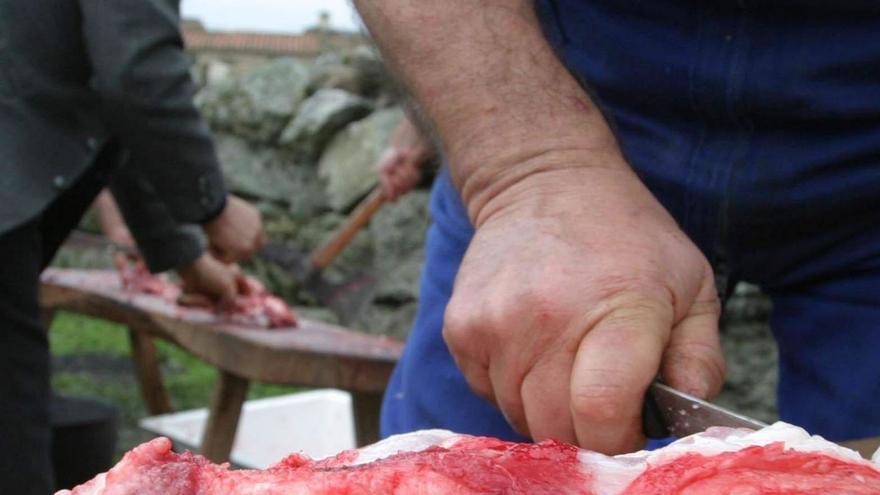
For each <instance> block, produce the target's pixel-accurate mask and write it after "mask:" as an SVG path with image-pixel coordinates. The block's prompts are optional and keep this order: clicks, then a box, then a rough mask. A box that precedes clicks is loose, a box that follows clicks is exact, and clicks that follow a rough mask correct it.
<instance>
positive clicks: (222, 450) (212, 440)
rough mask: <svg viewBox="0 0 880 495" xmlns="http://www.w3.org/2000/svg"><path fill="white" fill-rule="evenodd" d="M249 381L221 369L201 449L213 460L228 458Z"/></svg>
mask: <svg viewBox="0 0 880 495" xmlns="http://www.w3.org/2000/svg"><path fill="white" fill-rule="evenodd" d="M249 384H250V382H249V381H248V380H245V379H244V378H241V377H238V376H235V375H233V374H231V373H227V372H225V371H221V372H220V376H219V378H218V380H217V385H216V386H215V388H214V399H213V401H212V402H211V409H210V415H209V416H208V424H207V426H205V433H204V436H203V437H202V449H201V450H202V454H203V455H204V456H205V457H207V458H208V459H211V460H212V461H214V462H228V461H229V453H230V452H232V444H233V442H234V441H235V432H236V431H237V430H238V419H239V417H240V416H241V407H242V405H243V404H244V400H245V398H246V397H247V390H248V386H249Z"/></svg>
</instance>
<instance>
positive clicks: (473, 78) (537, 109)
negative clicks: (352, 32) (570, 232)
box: [355, 0, 627, 226]
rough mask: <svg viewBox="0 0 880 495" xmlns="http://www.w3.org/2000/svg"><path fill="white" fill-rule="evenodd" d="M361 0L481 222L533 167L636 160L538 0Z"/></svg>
mask: <svg viewBox="0 0 880 495" xmlns="http://www.w3.org/2000/svg"><path fill="white" fill-rule="evenodd" d="M355 3H356V4H357V5H358V8H359V9H360V11H361V14H362V15H363V16H364V19H365V21H366V22H367V24H368V25H369V26H370V29H371V32H372V33H373V35H374V37H375V38H376V40H377V42H378V43H379V45H380V46H381V48H382V50H383V53H384V54H385V56H386V59H387V60H388V61H389V63H390V64H391V65H392V67H393V68H394V69H395V70H396V72H397V73H398V74H399V76H400V77H401V78H402V79H403V82H404V84H405V85H406V87H407V88H408V89H409V90H410V91H411V92H412V93H413V95H414V96H415V97H416V99H417V100H418V102H419V103H420V104H421V106H422V108H423V109H424V110H425V113H426V115H427V116H428V117H429V118H430V121H431V122H430V123H431V124H432V126H433V127H434V128H435V129H436V130H437V131H438V134H439V136H440V138H441V139H442V144H443V149H444V150H445V151H446V153H447V154H448V157H449V160H450V163H451V167H452V170H453V175H454V179H455V181H456V183H457V185H458V186H459V188H460V190H461V191H462V196H463V198H464V200H465V203H466V204H467V205H468V209H469V212H470V215H471V219H472V220H473V221H474V223H475V224H476V225H477V226H479V224H480V223H481V221H482V219H483V218H484V217H485V216H486V215H488V214H489V212H490V211H491V209H492V207H490V208H489V209H488V210H486V211H484V209H485V208H486V206H487V204H488V203H490V202H491V201H492V199H493V198H494V197H495V196H497V195H498V194H499V193H500V192H502V191H503V190H504V189H506V188H508V187H510V186H511V185H513V184H515V183H517V182H519V181H522V180H523V179H524V178H526V177H528V176H530V175H532V174H535V173H539V172H546V171H553V170H556V169H567V168H570V167H572V163H574V162H576V163H578V165H577V166H583V167H588V166H602V167H619V168H620V169H622V170H625V169H627V165H626V164H625V162H624V161H623V159H622V157H621V156H620V152H619V151H618V148H617V145H616V143H615V140H614V136H613V135H612V134H611V131H610V130H609V128H608V125H607V123H606V122H605V120H604V118H603V117H602V115H601V113H600V112H599V111H598V109H597V108H596V106H595V105H594V104H593V102H592V101H591V100H590V98H589V97H588V96H587V94H586V92H585V91H584V90H583V89H582V88H581V87H580V85H579V84H578V83H577V81H575V79H574V78H573V77H572V76H571V75H570V73H569V72H568V70H567V69H566V68H565V67H564V66H563V65H562V64H561V63H560V62H559V60H558V59H557V58H556V56H555V54H554V53H553V51H552V49H551V47H550V46H549V45H548V43H547V41H546V40H545V39H544V36H543V34H542V32H541V29H540V26H539V25H538V21H537V18H536V17H535V13H534V9H533V7H532V5H533V2H531V1H528V0H516V1H509V0H487V1H480V2H473V1H469V0H450V1H443V2H429V1H418V0H386V1H366V0H361V1H357V2H355ZM514 143H515V145H512V144H514ZM585 157H586V158H589V160H586V161H585ZM496 208H497V207H496Z"/></svg>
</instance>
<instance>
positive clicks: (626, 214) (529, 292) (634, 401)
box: [355, 0, 724, 453]
mask: <svg viewBox="0 0 880 495" xmlns="http://www.w3.org/2000/svg"><path fill="white" fill-rule="evenodd" d="M355 3H356V4H357V5H358V7H359V9H360V11H361V13H362V14H363V16H364V19H365V21H366V23H367V25H368V26H369V28H370V30H371V32H372V34H373V36H374V37H375V38H376V40H377V41H378V43H379V45H380V48H381V49H382V50H383V53H384V54H385V57H386V60H388V61H389V62H390V65H391V66H392V69H394V70H396V72H397V74H398V76H399V77H400V78H401V80H402V82H403V83H404V85H405V87H407V88H408V89H409V90H410V92H411V93H412V94H413V96H414V97H415V98H416V100H417V101H418V103H419V104H420V105H421V108H422V109H423V111H424V113H425V114H426V116H427V118H428V120H429V123H430V125H431V126H433V128H434V129H435V130H436V132H437V133H438V135H439V137H440V139H441V141H442V146H443V148H444V151H445V152H446V153H447V157H448V158H449V162H450V167H451V170H452V173H453V178H454V180H455V182H456V184H457V186H458V188H459V190H460V191H461V193H462V197H463V199H464V201H465V205H466V206H467V208H468V211H469V215H470V218H471V220H472V222H473V223H474V225H475V227H476V233H475V235H474V237H473V239H472V240H471V243H470V245H469V247H468V250H467V253H466V255H465V257H464V260H463V262H462V265H461V267H460V270H459V273H458V275H457V277H456V280H455V287H454V290H453V294H452V298H451V300H450V302H449V305H448V306H447V309H446V314H445V318H444V328H443V336H444V339H445V341H446V343H447V345H448V346H449V349H450V351H451V353H452V355H453V357H454V358H455V360H456V363H457V364H458V366H459V368H461V370H462V372H463V374H464V376H465V378H466V379H467V381H468V384H469V385H470V386H471V388H472V389H473V390H474V391H475V392H476V393H478V394H480V395H481V396H483V397H485V398H486V399H488V400H490V401H492V402H494V403H495V404H497V405H498V407H499V408H500V409H501V411H502V412H503V413H504V416H505V417H506V418H507V420H508V421H509V422H510V423H511V425H513V426H514V427H515V428H516V429H517V430H518V431H520V432H522V433H524V434H527V435H531V436H532V437H533V438H535V439H538V440H540V439H544V438H548V437H553V438H558V439H562V440H566V441H570V442H577V443H579V444H580V445H582V446H584V447H588V448H592V449H596V450H600V451H604V452H606V453H619V452H625V451H631V450H633V449H636V448H638V447H640V446H641V445H642V444H643V442H644V436H643V435H642V431H641V402H642V398H643V396H644V392H645V390H646V388H647V386H648V385H649V383H650V382H651V381H652V380H653V379H654V378H655V377H656V376H657V374H658V373H662V375H663V378H664V380H665V381H667V382H668V383H669V384H671V385H672V386H674V387H677V388H679V389H682V390H686V391H688V392H690V393H692V394H694V395H697V396H701V397H710V396H712V395H714V394H716V393H717V392H718V390H719V389H720V386H721V383H722V381H723V373H724V361H723V357H722V355H721V352H720V345H719V343H718V335H717V320H718V314H719V304H718V300H717V295H716V293H715V289H714V281H713V275H712V270H711V267H710V266H709V264H708V262H707V261H706V259H705V257H704V256H703V255H702V253H700V251H699V250H698V249H697V248H696V246H694V245H693V243H692V242H691V241H690V240H689V239H688V238H687V236H686V235H685V234H684V233H683V232H682V231H681V230H680V229H679V228H678V226H677V224H676V223H675V221H674V219H672V217H671V216H670V215H669V214H668V212H666V211H665V210H664V209H663V207H662V206H661V205H660V204H659V203H658V202H657V200H656V199H655V198H654V197H653V196H652V195H651V193H650V192H649V191H648V189H647V188H646V187H645V186H644V184H642V183H641V182H640V181H639V179H638V178H637V176H636V175H635V174H634V173H633V171H632V170H631V168H630V167H629V165H628V164H627V163H626V161H625V160H624V158H623V156H622V154H621V153H620V151H619V149H618V146H617V144H616V141H615V137H614V135H613V134H612V133H611V131H610V129H609V126H608V125H607V123H606V122H605V120H604V119H603V116H602V115H601V113H600V112H599V111H598V109H597V107H596V105H595V104H594V103H593V102H592V101H591V99H590V98H589V97H588V95H587V94H586V92H585V91H584V90H583V89H582V88H581V87H580V86H579V85H578V84H577V82H576V81H575V79H574V78H573V77H572V76H571V75H570V74H569V73H568V72H567V70H566V69H565V68H564V67H563V65H562V64H561V63H560V61H559V60H558V59H557V58H556V56H555V54H554V53H553V51H552V50H551V48H550V46H549V45H548V43H547V42H546V41H545V39H544V37H543V35H542V33H541V30H540V29H539V24H538V21H537V18H536V16H535V13H534V11H533V2H532V1H527V0H481V1H474V0H444V1H442V2H441V1H433V0H356V2H355Z"/></svg>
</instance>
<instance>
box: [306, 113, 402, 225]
mask: <svg viewBox="0 0 880 495" xmlns="http://www.w3.org/2000/svg"><path fill="white" fill-rule="evenodd" d="M402 115H403V113H402V112H401V110H400V109H396V108H392V109H385V110H379V111H377V112H373V114H371V115H370V116H369V117H367V118H365V119H362V120H359V121H357V122H353V123H351V124H349V125H348V126H347V127H346V128H345V129H343V130H342V131H340V132H339V133H337V134H336V136H335V137H334V138H333V140H331V141H330V144H328V145H327V147H326V148H325V150H324V153H323V154H322V155H321V160H320V161H319V163H318V176H319V177H320V178H321V179H322V180H323V181H324V183H325V184H326V187H325V191H326V193H327V197H328V198H329V201H330V206H331V207H332V208H333V209H334V210H336V211H346V210H348V209H349V208H350V207H351V206H352V205H353V204H354V203H355V202H356V201H357V200H358V199H359V198H361V197H362V196H364V195H365V194H366V193H367V192H368V191H369V190H370V189H371V188H372V187H373V186H374V185H376V182H377V180H378V178H377V174H376V163H377V161H378V160H379V156H380V155H381V154H382V151H383V150H384V148H385V145H386V144H387V143H388V140H389V139H390V137H391V133H392V132H393V131H394V128H395V127H396V126H397V124H398V122H400V119H401V116H402Z"/></svg>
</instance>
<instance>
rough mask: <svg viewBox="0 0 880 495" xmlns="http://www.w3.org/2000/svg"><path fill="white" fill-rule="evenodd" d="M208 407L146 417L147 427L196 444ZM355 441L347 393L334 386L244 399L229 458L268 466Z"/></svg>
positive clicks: (346, 446) (188, 444)
mask: <svg viewBox="0 0 880 495" xmlns="http://www.w3.org/2000/svg"><path fill="white" fill-rule="evenodd" d="M207 420H208V410H207V409H195V410H191V411H182V412H178V413H172V414H163V415H160V416H152V417H148V418H144V419H142V420H141V421H140V425H141V427H142V428H144V429H145V430H147V431H149V432H152V433H155V434H157V435H162V436H166V437H168V438H170V439H172V440H174V442H175V444H177V445H181V446H184V447H186V448H191V449H193V450H198V447H199V445H200V443H201V441H202V432H203V431H204V429H205V423H206V422H207ZM354 447H355V430H354V416H353V414H352V409H351V395H350V394H349V393H348V392H344V391H342V390H334V389H324V390H312V391H308V392H299V393H295V394H290V395H283V396H280V397H273V398H269V399H259V400H252V401H245V403H244V408H243V409H242V413H241V419H239V422H238V432H237V433H236V435H235V443H234V444H233V446H232V454H231V455H230V460H231V461H232V463H233V464H235V465H237V466H240V467H245V468H259V469H264V468H267V467H269V466H271V465H273V464H275V463H277V462H278V461H280V460H281V459H283V458H284V457H286V456H287V455H289V454H292V453H303V454H306V455H308V456H309V457H311V458H313V459H321V458H324V457H329V456H331V455H335V454H337V453H339V452H340V451H343V450H346V449H352V448H354Z"/></svg>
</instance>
